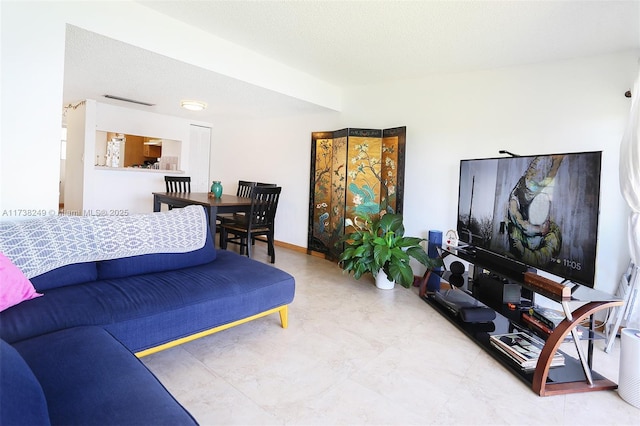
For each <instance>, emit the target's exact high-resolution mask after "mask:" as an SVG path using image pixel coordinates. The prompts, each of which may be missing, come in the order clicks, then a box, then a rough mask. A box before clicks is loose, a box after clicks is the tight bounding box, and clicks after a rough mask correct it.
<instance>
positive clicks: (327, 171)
mask: <svg viewBox="0 0 640 426" xmlns="http://www.w3.org/2000/svg"><path fill="white" fill-rule="evenodd" d="M405 134H406V128H405V127H399V128H394V129H387V130H370V129H342V130H337V131H334V132H314V133H312V148H311V167H312V170H311V185H310V194H311V197H310V203H309V235H308V250H309V251H313V252H319V253H323V254H325V255H326V257H328V258H337V257H338V255H339V254H340V252H341V251H342V247H339V246H336V243H338V241H339V240H340V238H341V237H342V235H344V232H345V230H344V220H345V218H347V217H353V216H355V215H360V216H362V215H377V214H379V213H380V212H381V211H388V212H396V213H401V212H402V198H403V197H402V195H403V191H402V188H403V183H404V152H405Z"/></svg>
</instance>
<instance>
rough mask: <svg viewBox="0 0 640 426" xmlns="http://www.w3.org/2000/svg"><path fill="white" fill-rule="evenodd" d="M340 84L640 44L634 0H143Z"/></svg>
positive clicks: (469, 68)
mask: <svg viewBox="0 0 640 426" xmlns="http://www.w3.org/2000/svg"><path fill="white" fill-rule="evenodd" d="M140 3H142V4H144V5H146V6H148V7H150V8H153V9H155V10H156V11H158V12H161V13H164V14H166V15H169V16H172V17H174V18H176V19H178V20H181V21H184V22H188V23H190V24H191V25H194V26H196V27H199V28H201V29H203V30H205V31H208V32H210V33H212V34H215V35H217V36H219V37H222V38H225V39H228V40H230V41H233V42H234V43H236V44H239V45H241V46H244V47H247V48H250V49H252V50H255V51H257V52H260V53H262V54H264V55H265V56H269V57H271V58H274V59H276V60H278V61H280V62H283V63H286V64H289V65H290V66H292V67H294V68H298V69H300V70H303V71H305V72H307V73H309V74H312V75H315V76H317V77H319V78H320V79H323V80H326V81H329V82H331V83H333V84H336V85H338V86H343V85H352V84H361V83H378V82H384V81H389V80H398V79H406V78H416V77H421V76H424V75H426V74H430V73H434V72H459V71H468V70H478V69H487V68H495V67H503V66H509V65H519V64H528V63H537V62H545V61H550V60H556V59H564V58H572V57H580V56H587V55H595V54H601V53H606V52H611V51H612V50H622V49H631V48H636V47H638V45H639V40H640V33H639V31H640V28H639V23H638V21H639V18H640V16H639V14H640V12H639V10H640V9H639V6H638V5H639V3H638V2H637V1H625V2H615V1H516V0H512V1H495V0H494V1H390V0H387V1H141V2H140Z"/></svg>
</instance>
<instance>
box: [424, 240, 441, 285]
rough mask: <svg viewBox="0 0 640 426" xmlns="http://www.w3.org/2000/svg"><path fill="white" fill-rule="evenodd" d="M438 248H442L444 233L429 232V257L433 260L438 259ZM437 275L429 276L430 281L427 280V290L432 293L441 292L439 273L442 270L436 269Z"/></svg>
mask: <svg viewBox="0 0 640 426" xmlns="http://www.w3.org/2000/svg"><path fill="white" fill-rule="evenodd" d="M438 247H442V231H437V230H431V231H429V240H428V245H427V255H428V256H429V257H430V258H431V259H435V258H437V257H438V256H439V255H440V254H439V253H438ZM433 270H434V271H435V272H436V273H435V274H431V275H430V276H429V280H427V290H428V291H430V292H436V291H439V290H440V274H438V272H440V271H442V268H439V267H438V268H434V269H433Z"/></svg>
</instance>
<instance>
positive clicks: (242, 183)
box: [236, 180, 256, 198]
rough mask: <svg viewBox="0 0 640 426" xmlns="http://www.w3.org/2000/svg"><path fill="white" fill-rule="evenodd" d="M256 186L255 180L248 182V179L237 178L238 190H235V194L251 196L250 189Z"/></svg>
mask: <svg viewBox="0 0 640 426" xmlns="http://www.w3.org/2000/svg"><path fill="white" fill-rule="evenodd" d="M254 186H256V183H255V182H249V181H248V180H239V181H238V191H236V195H237V196H238V197H246V198H249V197H251V190H252V189H253V187H254Z"/></svg>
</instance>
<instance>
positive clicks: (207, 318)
mask: <svg viewBox="0 0 640 426" xmlns="http://www.w3.org/2000/svg"><path fill="white" fill-rule="evenodd" d="M195 210H197V212H196V211H195ZM181 211H182V212H181ZM158 215H160V216H158ZM162 215H164V216H162ZM185 215H190V216H189V217H190V218H191V219H190V220H191V222H189V220H187V221H185V220H183V218H184V217H185ZM94 219H95V220H94ZM159 219H161V220H160V222H158V220H159ZM194 223H195V224H196V225H197V226H196V225H194ZM207 223H208V221H207V219H206V214H205V212H204V210H203V209H202V208H200V207H198V206H192V207H187V208H185V209H174V210H172V211H171V212H165V213H153V214H149V215H136V217H129V218H97V219H96V218H86V217H76V218H65V217H48V218H43V219H37V220H35V221H29V222H28V223H24V224H7V223H2V222H0V252H3V253H5V255H6V256H7V257H8V258H10V259H11V260H12V261H13V262H14V263H15V264H16V266H18V267H21V265H22V268H23V269H24V270H25V271H27V274H29V273H31V274H34V273H38V272H41V271H43V270H46V272H43V273H39V274H38V275H35V276H28V275H27V274H25V275H27V277H28V278H29V279H30V281H31V283H32V284H33V286H34V287H35V290H36V291H38V292H39V293H41V294H43V296H41V297H35V298H32V299H30V300H26V301H23V302H21V303H19V304H17V305H15V306H12V307H10V308H8V309H6V310H4V311H2V312H0V339H1V341H0V349H1V350H2V353H1V357H0V362H1V363H2V364H1V365H0V375H1V378H0V379H1V387H0V424H3V425H5V424H12V423H16V424H20V423H23V424H25V423H30V424H45V423H46V422H45V421H40V420H38V421H30V420H31V419H30V417H29V416H31V415H36V414H38V413H39V410H40V411H43V412H44V414H47V416H48V419H49V420H50V422H51V423H52V424H165V423H166V424H190V423H191V424H192V423H194V422H195V421H194V420H193V418H191V416H190V415H189V413H187V412H186V411H185V410H184V409H183V408H182V407H181V406H180V404H178V403H177V402H176V401H175V400H174V399H173V397H172V396H171V395H170V394H169V393H168V392H167V391H166V390H165V389H164V387H162V384H160V383H159V382H158V381H157V379H155V377H154V376H153V374H152V373H151V372H150V371H148V370H147V369H146V368H145V367H144V365H143V364H142V363H141V362H140V361H139V360H138V359H137V357H141V356H144V355H148V354H150V353H154V352H157V351H159V350H163V349H166V348H169V347H172V346H175V345H178V344H181V343H184V342H187V341H190V340H193V339H196V338H199V337H202V336H205V335H209V334H212V333H215V332H217V331H220V330H224V329H226V328H229V327H232V326H234V325H238V324H242V323H245V322H247V321H250V320H253V319H256V318H260V317H263V316H266V315H269V314H272V313H279V314H280V320H281V323H282V327H283V328H286V327H287V313H288V305H289V304H290V303H291V302H292V301H293V298H294V293H295V282H294V278H293V277H292V276H291V275H289V274H288V273H286V272H284V271H281V270H279V269H277V268H275V267H273V266H272V265H268V264H265V263H261V262H258V261H254V260H252V259H249V258H247V257H244V256H240V255H238V254H236V253H233V252H229V251H225V250H216V249H215V247H214V244H213V238H212V236H211V235H210V232H209V229H208V227H207V226H208V225H207ZM150 225H153V226H150ZM69 227H71V228H73V230H75V232H71V233H70V228H69ZM158 228H160V229H158ZM196 228H197V229H196ZM201 228H202V229H204V230H205V232H204V234H203V235H202V237H201V239H202V240H204V242H203V245H202V246H201V247H199V248H196V249H194V250H190V248H193V247H192V242H191V241H187V242H186V243H185V240H187V239H189V238H190V237H191V236H192V235H191V234H192V233H202V229H201ZM78 229H81V230H82V232H77V230H78ZM123 229H124V230H125V231H123ZM149 229H152V232H151V234H148V233H147V232H148V230H149ZM192 229H193V230H194V231H193V232H192ZM127 230H128V231H127ZM122 232H125V233H127V235H124V236H123V235H121V234H122ZM91 233H95V234H96V235H89V238H87V234H91ZM132 234H133V235H132ZM138 234H144V235H142V236H141V237H138V236H137V235H138ZM149 235H151V236H149ZM155 235H159V237H157V238H158V239H159V240H158V241H160V239H162V240H163V241H164V242H161V243H159V244H145V242H141V243H140V244H139V242H140V240H141V239H145V240H149V239H151V240H153V239H154V238H156V236H155ZM34 236H37V238H36V239H43V238H54V239H61V240H62V242H58V243H56V242H51V241H49V242H47V241H44V242H43V241H37V242H34V241H33V240H34ZM199 238H200V237H199ZM79 239H80V240H81V241H80V240H79ZM152 243H153V241H152ZM34 244H35V245H34ZM163 244H164V245H165V247H169V248H168V249H167V250H168V251H174V252H166V251H165V252H163V249H162V248H160V249H158V248H157V247H158V246H162V245H163ZM190 244H191V245H190ZM198 244H200V243H198ZM139 246H140V247H142V246H144V247H142V248H141V249H140V247H139ZM150 246H151V247H156V248H155V249H151V250H150V249H149V247H150ZM15 247H22V248H21V249H19V250H16V249H15ZM25 247H26V248H25ZM132 247H133V248H132ZM175 247H178V248H177V249H176V248H175ZM180 247H182V249H181V248H180ZM185 247H186V249H185ZM185 250H187V251H185ZM158 251H159V252H158ZM123 252H124V253H129V254H130V253H141V254H137V255H133V256H124V257H118V256H119V254H118V253H123ZM30 253H36V255H35V256H33V257H32V258H31V259H30V258H29V254H30ZM33 258H36V259H38V261H33ZM69 259H71V260H72V261H74V263H69ZM78 259H81V260H86V261H82V262H75V260H78ZM58 265H61V266H58ZM116 373H117V374H116ZM23 385H24V386H23ZM22 387H25V388H27V389H28V390H26V391H24V392H25V395H31V394H34V393H35V394H38V390H39V391H40V392H41V393H40V395H41V396H40V397H36V396H33V397H30V398H28V399H24V398H22V397H21V396H20V395H18V396H16V395H15V394H14V393H13V392H8V391H7V389H18V388H22ZM34 388H35V390H34ZM134 395H135V397H134ZM16 398H17V400H19V401H22V403H21V404H18V403H16ZM42 400H44V402H43V401H42ZM25 404H26V405H25ZM43 404H44V405H43ZM43 407H44V408H43ZM38 408H39V409H38ZM41 414H42V413H41ZM44 414H43V417H42V419H44V417H47V416H45V415H44ZM20 419H23V420H24V421H21V420H20Z"/></svg>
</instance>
